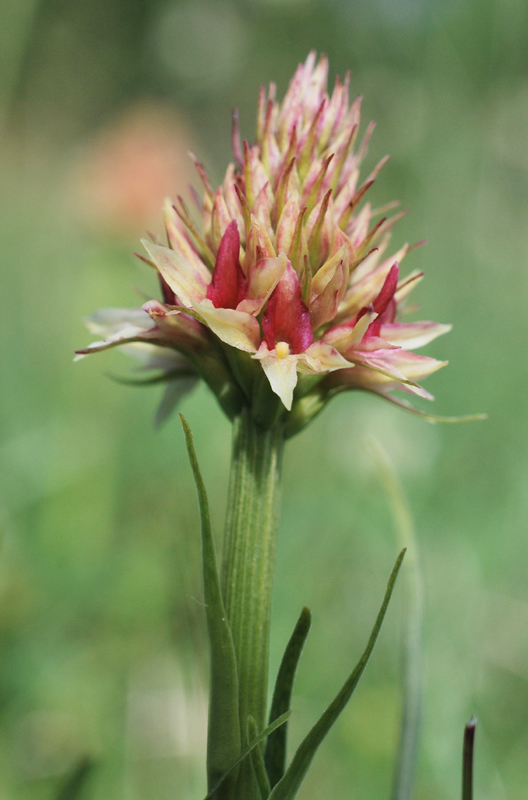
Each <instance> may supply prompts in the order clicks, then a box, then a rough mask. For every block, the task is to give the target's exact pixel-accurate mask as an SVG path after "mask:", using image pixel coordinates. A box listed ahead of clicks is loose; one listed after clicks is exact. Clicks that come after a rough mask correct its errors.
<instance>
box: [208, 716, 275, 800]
mask: <svg viewBox="0 0 528 800" xmlns="http://www.w3.org/2000/svg"><path fill="white" fill-rule="evenodd" d="M290 716H291V711H288V712H287V713H286V714H283V715H282V717H279V718H278V719H276V720H275V722H273V723H272V724H271V725H268V727H267V728H264V730H263V731H262V733H259V735H258V736H257V737H256V739H253V741H252V742H251V744H250V745H248V747H246V748H245V750H244V751H243V753H242V754H241V755H240V756H239V757H238V758H237V760H236V761H234V762H233V763H232V764H231V766H230V767H229V769H228V770H227V771H226V773H225V774H224V775H222V777H221V778H220V780H219V781H218V783H217V784H216V786H214V787H213V788H212V789H211V791H210V792H209V794H208V795H206V797H204V800H212V798H213V797H214V796H215V793H216V792H217V791H218V789H219V788H220V787H221V786H222V784H223V783H224V781H225V780H226V778H228V777H229V776H230V775H231V774H232V772H233V771H234V770H235V769H236V768H237V767H239V766H240V764H241V763H242V761H244V759H246V758H247V757H248V755H249V754H250V753H251V751H252V750H253V748H254V747H256V746H257V745H258V744H260V743H261V742H263V741H264V739H266V737H267V736H269V735H270V733H273V731H276V730H277V728H280V726H281V725H284V723H285V722H287V721H288V720H289V718H290Z"/></svg>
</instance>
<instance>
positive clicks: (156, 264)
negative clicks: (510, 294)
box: [79, 53, 450, 433]
mask: <svg viewBox="0 0 528 800" xmlns="http://www.w3.org/2000/svg"><path fill="white" fill-rule="evenodd" d="M327 71H328V65H327V60H326V58H324V57H323V58H321V59H320V60H319V61H318V62H317V61H316V57H315V54H314V53H311V54H310V56H309V57H308V59H307V61H306V62H305V64H302V65H300V66H299V68H298V69H297V72H296V74H295V76H294V78H293V80H292V81H291V83H290V86H289V88H288V91H287V93H286V96H285V98H284V100H283V101H282V103H278V102H277V101H276V99H275V87H274V85H273V84H272V85H270V87H269V89H268V91H267V92H266V90H265V89H264V88H263V89H262V90H261V94H260V98H259V105H258V118H257V141H256V143H255V144H254V145H249V144H248V143H247V142H243V143H241V142H240V137H239V134H238V124H237V116H236V114H235V117H234V125H233V150H234V158H235V161H234V163H232V164H230V165H229V166H228V168H227V171H226V174H225V178H224V181H223V183H222V185H221V186H220V187H218V188H217V189H216V191H214V190H213V188H212V186H211V183H210V180H209V178H208V176H207V173H206V171H205V168H204V167H203V165H202V164H201V163H200V162H199V161H198V160H197V159H196V158H195V157H194V156H193V158H194V161H195V164H196V168H197V171H198V174H199V176H200V178H201V181H202V183H203V187H204V192H203V198H199V197H198V196H197V195H195V198H194V199H195V202H196V206H197V209H198V213H191V211H190V210H189V208H188V206H187V205H186V203H185V202H184V200H183V199H181V198H178V201H177V203H176V204H174V205H173V204H172V203H171V202H170V201H167V202H166V204H165V207H164V219H165V228H166V233H167V239H168V245H169V246H168V247H164V246H162V245H161V244H160V243H158V242H155V241H146V240H143V244H144V246H145V249H146V251H147V254H148V257H147V258H144V260H145V261H147V262H148V263H149V264H150V265H151V266H152V267H153V268H154V269H156V271H157V273H158V275H159V280H160V284H161V289H162V301H159V300H150V301H149V302H147V303H145V304H144V306H143V308H142V309H133V310H124V309H107V310H106V311H100V312H97V313H96V314H95V315H94V316H93V317H91V318H90V320H88V325H89V327H90V328H91V330H92V331H93V332H94V333H97V334H99V335H101V334H102V335H103V336H105V337H106V338H105V339H104V340H103V341H100V342H94V343H93V344H92V345H90V346H89V347H87V348H86V349H85V350H82V351H79V353H80V354H81V355H86V354H88V353H90V352H94V351H98V350H103V349H107V348H108V347H112V346H115V345H122V344H126V345H128V346H129V347H133V348H134V349H135V350H136V351H137V354H138V355H142V354H143V355H144V357H145V359H146V363H145V366H146V367H150V368H153V369H158V370H161V379H166V380H167V382H168V387H167V394H166V398H165V403H164V413H165V412H167V411H168V410H170V408H171V407H172V406H173V405H174V404H175V402H176V401H177V399H179V397H180V396H181V394H182V393H183V392H184V391H187V390H188V389H189V388H192V386H193V385H194V383H195V382H196V381H197V380H198V379H199V378H200V377H201V378H204V379H205V380H206V381H207V383H208V384H209V385H210V387H211V388H212V389H213V391H214V392H215V394H216V395H217V397H218V399H219V401H220V404H221V405H222V407H223V408H224V410H225V411H226V413H227V414H228V415H229V416H230V417H233V416H235V415H236V414H237V413H238V412H239V411H240V409H241V408H242V407H243V406H244V405H246V406H249V407H250V408H251V409H252V411H253V413H254V415H255V416H256V418H257V419H259V420H261V421H262V424H264V425H269V424H271V423H272V422H273V421H274V420H276V419H277V418H278V417H280V416H283V417H284V419H285V420H286V424H287V425H289V427H290V432H292V433H293V432H295V431H296V430H298V429H300V428H301V427H302V426H303V425H304V424H306V422H308V421H309V419H311V418H312V417H313V416H314V414H315V413H317V412H318V411H319V410H320V408H321V407H322V406H323V405H324V404H325V402H326V401H327V400H328V399H329V398H330V397H332V396H333V395H334V394H336V393H338V392H340V391H343V390H346V389H365V390H368V391H371V392H375V393H377V394H379V395H381V396H383V397H385V398H386V399H389V400H391V401H392V402H396V403H398V404H400V405H404V406H406V407H409V406H408V404H407V403H405V401H403V400H401V399H398V398H397V397H395V396H394V395H393V394H392V393H393V391H394V390H401V391H405V392H408V393H411V394H415V395H418V396H420V397H425V398H428V399H432V398H431V395H430V394H429V393H428V392H426V391H425V390H424V389H423V388H422V387H421V386H420V385H419V384H420V381H422V380H423V379H424V378H426V377H427V376H428V375H430V374H431V373H432V372H434V371H436V370H437V369H439V368H440V367H441V366H443V365H444V363H445V362H440V361H437V360H435V359H433V358H429V357H426V356H420V355H417V354H415V353H414V352H412V351H413V350H414V349H415V348H418V347H421V346H423V345H425V344H427V343H428V342H430V341H431V340H433V339H434V338H436V337H437V336H439V335H440V334H442V333H445V332H446V331H448V330H449V329H450V326H448V325H440V324H436V323H433V322H402V321H401V318H400V316H401V311H402V309H403V307H404V305H405V302H406V300H407V298H408V296H409V294H410V292H411V291H412V289H413V288H414V287H415V286H416V285H417V284H418V282H419V281H420V280H421V278H422V273H421V272H412V273H411V274H409V275H407V276H406V277H404V278H402V277H400V264H401V261H402V259H403V258H404V256H405V255H406V254H407V253H408V252H409V250H410V249H411V248H409V247H408V246H407V245H405V246H403V247H402V248H401V249H400V250H399V251H398V252H397V253H394V254H393V255H392V256H390V257H386V256H385V252H386V250H387V248H388V246H389V242H390V237H391V230H392V227H393V225H394V223H395V222H396V221H397V219H399V217H400V216H401V215H402V213H403V212H399V213H396V214H395V215H393V216H392V217H391V218H386V217H384V216H382V213H383V210H378V211H374V210H372V208H371V205H370V203H369V202H366V198H365V195H366V193H367V191H368V189H369V188H370V187H371V186H372V184H373V182H374V180H375V177H376V176H377V174H378V172H379V170H380V169H381V167H382V166H383V164H384V163H385V161H386V158H384V159H382V160H381V161H380V163H379V164H378V165H377V166H376V168H375V169H374V171H373V172H372V173H371V174H370V175H369V176H368V178H367V179H366V180H364V181H363V182H362V183H360V181H359V169H360V165H361V163H362V161H363V160H364V158H365V156H366V154H367V149H368V142H369V139H370V136H371V133H372V130H373V125H370V126H369V127H368V128H367V130H366V132H365V134H364V136H363V139H362V142H361V144H360V145H359V146H358V147H356V140H357V135H358V130H359V123H360V105H361V98H358V99H356V100H355V101H354V102H353V103H352V104H351V105H349V99H348V84H349V77H348V76H347V77H346V79H345V81H344V82H341V81H340V80H339V78H338V79H337V81H336V84H335V88H334V90H333V93H332V95H331V96H329V95H328V93H327V91H326V85H327ZM391 206H392V204H389V207H391ZM158 377H159V376H158Z"/></svg>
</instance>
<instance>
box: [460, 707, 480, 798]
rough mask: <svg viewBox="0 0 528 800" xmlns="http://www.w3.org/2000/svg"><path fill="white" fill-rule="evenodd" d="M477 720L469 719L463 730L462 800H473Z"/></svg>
mask: <svg viewBox="0 0 528 800" xmlns="http://www.w3.org/2000/svg"><path fill="white" fill-rule="evenodd" d="M476 727H477V720H476V719H475V717H471V719H470V720H469V722H468V724H467V725H466V727H465V730H464V752H463V756H462V800H473V751H474V748H475V729H476Z"/></svg>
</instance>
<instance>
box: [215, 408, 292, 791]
mask: <svg viewBox="0 0 528 800" xmlns="http://www.w3.org/2000/svg"><path fill="white" fill-rule="evenodd" d="M283 449H284V439H283V434H282V430H281V427H280V425H276V426H273V427H272V428H271V429H269V430H263V429H262V428H260V427H259V426H257V425H256V424H255V422H254V421H252V420H251V418H250V415H249V413H248V412H247V411H243V412H242V414H241V415H240V416H239V417H237V419H236V420H235V422H234V435H233V456H232V463H231V477H230V486H229V498H228V507H227V517H226V530H225V539H224V559H223V574H222V589H223V593H224V603H225V609H226V613H227V618H228V620H229V624H230V627H231V631H232V634H233V640H234V645H235V652H236V657H237V667H238V679H239V702H240V726H241V732H242V738H243V741H244V744H245V740H246V732H247V718H248V714H250V715H251V716H252V717H253V719H254V720H255V722H256V724H257V728H258V730H262V729H263V728H264V727H265V725H266V717H267V714H266V702H267V691H268V660H269V629H270V618H271V594H272V579H273V566H274V560H275V541H276V533H277V524H278V503H279V489H280V472H281V462H282V453H283ZM236 794H237V800H239V798H240V800H253V798H258V797H259V794H258V787H257V785H256V783H255V780H254V777H253V772H252V769H251V764H250V762H249V759H248V760H247V762H246V763H245V764H243V765H242V767H241V770H240V777H239V781H238V786H237V793H236Z"/></svg>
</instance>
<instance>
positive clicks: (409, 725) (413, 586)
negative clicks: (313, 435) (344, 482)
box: [372, 440, 423, 800]
mask: <svg viewBox="0 0 528 800" xmlns="http://www.w3.org/2000/svg"><path fill="white" fill-rule="evenodd" d="M372 445H373V449H374V456H375V460H376V466H377V471H378V474H379V478H380V481H381V483H382V485H383V488H384V490H385V494H386V496H387V500H388V503H389V507H390V510H391V513H392V518H393V520H394V526H395V528H396V532H397V535H398V539H399V541H400V547H406V548H407V557H406V560H405V568H404V570H403V576H402V580H403V582H404V585H403V590H404V613H403V619H404V624H403V653H402V655H403V665H402V673H403V680H402V683H403V686H402V689H403V691H402V695H403V696H402V714H401V723H400V735H399V742H398V754H397V758H396V768H395V772H394V780H393V786H392V800H411V797H412V790H413V784H414V775H415V770H416V759H417V754H418V740H419V733H420V724H421V717H422V646H421V630H422V606H423V589H422V575H421V569H420V562H419V556H418V544H417V542H416V537H415V532H414V524H413V520H412V516H411V512H410V509H409V506H408V503H407V500H406V498H405V493H404V491H403V487H402V485H401V483H400V481H399V480H398V476H397V474H396V471H395V469H394V466H393V465H392V463H391V461H390V459H389V457H388V455H387V454H386V453H385V451H384V450H383V448H382V446H381V445H380V443H379V442H378V441H377V440H374V441H373V442H372Z"/></svg>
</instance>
